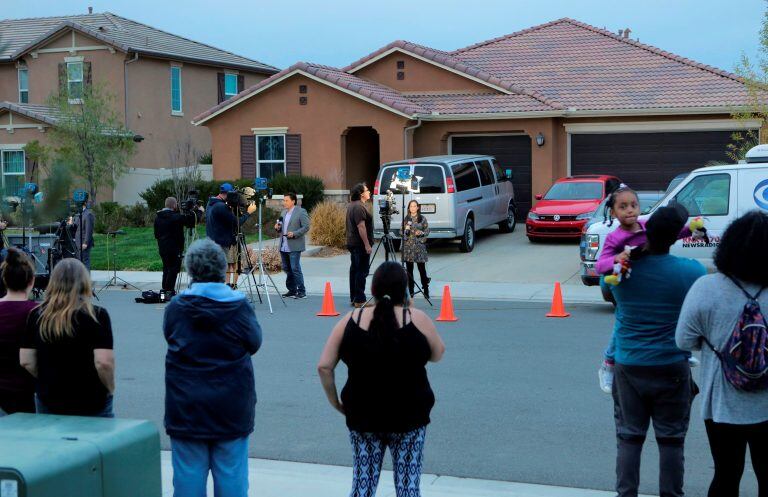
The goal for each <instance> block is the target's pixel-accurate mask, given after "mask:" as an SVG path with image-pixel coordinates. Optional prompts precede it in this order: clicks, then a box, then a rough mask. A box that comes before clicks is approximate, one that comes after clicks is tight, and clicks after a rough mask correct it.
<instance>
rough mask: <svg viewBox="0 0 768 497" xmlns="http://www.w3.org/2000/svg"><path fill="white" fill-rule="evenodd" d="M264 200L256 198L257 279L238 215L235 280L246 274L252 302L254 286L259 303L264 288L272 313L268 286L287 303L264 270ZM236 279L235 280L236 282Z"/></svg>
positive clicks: (284, 304) (252, 301) (286, 305)
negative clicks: (257, 220)
mask: <svg viewBox="0 0 768 497" xmlns="http://www.w3.org/2000/svg"><path fill="white" fill-rule="evenodd" d="M264 200H266V199H265V198H264V197H261V196H260V197H259V198H258V199H257V202H258V203H259V224H258V226H259V241H258V245H257V247H258V256H257V259H256V260H257V266H258V269H259V280H258V282H257V281H256V275H255V274H254V270H255V269H256V268H254V266H253V263H251V257H250V256H249V255H248V245H247V244H246V242H245V235H244V234H243V231H242V229H241V228H240V218H239V217H238V218H237V219H238V221H237V222H238V225H237V255H236V261H237V269H236V272H237V280H239V279H240V275H241V274H245V275H246V282H247V287H246V290H247V292H248V295H249V296H250V301H251V303H252V304H253V303H254V299H253V289H254V287H255V289H256V295H257V296H258V297H259V303H260V304H262V303H264V301H263V300H262V299H261V290H264V295H265V296H266V297H267V305H268V306H269V313H270V314H273V313H274V310H273V309H272V300H271V299H270V298H269V287H272V288H273V289H274V291H275V293H276V294H277V296H278V297H280V300H281V301H282V302H283V306H285V307H288V304H286V303H285V299H284V298H283V296H282V295H280V291H279V290H278V289H277V285H276V284H275V281H274V280H273V279H272V276H271V275H270V274H269V273H267V272H266V271H265V270H264V257H263V254H262V228H261V226H262V219H261V218H262V209H261V207H262V205H263V204H264ZM243 254H244V255H245V268H246V269H245V270H243V268H242V261H243ZM237 280H236V281H235V282H237ZM267 281H269V283H267Z"/></svg>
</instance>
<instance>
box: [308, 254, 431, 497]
mask: <svg viewBox="0 0 768 497" xmlns="http://www.w3.org/2000/svg"><path fill="white" fill-rule="evenodd" d="M407 288H408V276H407V275H406V273H405V271H404V270H403V267H402V266H401V265H400V264H398V263H396V262H392V261H390V262H385V263H383V264H382V265H381V266H379V268H378V269H377V270H376V272H375V273H374V275H373V283H372V286H371V292H372V293H373V296H374V299H375V305H374V306H373V307H371V308H362V309H360V310H355V311H353V312H350V313H348V314H347V315H346V316H344V317H343V318H342V319H341V321H339V322H338V323H337V324H336V326H335V327H334V328H333V331H331V335H330V337H329V338H328V341H327V342H326V344H325V348H324V350H323V354H322V356H321V357H320V363H319V364H318V366H317V369H318V373H319V375H320V380H321V382H322V384H323V389H324V390H325V393H326V395H327V396H328V401H329V402H330V403H331V405H332V406H333V407H334V408H335V409H336V410H338V411H339V412H340V413H342V414H343V415H344V416H345V417H346V421H347V427H348V428H349V433H350V440H351V442H352V451H353V455H354V468H353V477H352V478H353V481H352V492H351V494H350V495H352V496H354V497H373V496H374V495H375V493H376V487H377V485H378V481H379V474H380V472H381V464H382V462H383V460H384V452H385V451H386V449H387V447H389V451H390V453H391V456H392V461H393V464H392V466H393V471H394V480H395V487H396V489H397V495H409V496H414V497H418V496H419V495H420V493H419V481H420V477H421V461H422V450H423V448H424V438H425V433H426V427H427V424H429V421H430V420H429V414H430V411H431V410H432V406H433V405H434V403H435V396H434V394H433V393H432V388H431V387H430V385H429V380H428V379H427V370H426V364H427V362H428V361H432V362H437V361H439V360H440V359H441V358H442V357H443V353H444V352H445V345H444V344H443V341H442V339H441V338H440V336H439V335H438V334H437V329H436V328H435V325H434V323H433V322H432V320H431V319H430V318H429V317H428V316H427V315H426V314H424V313H423V312H422V311H420V310H418V309H413V308H409V306H408V297H407V295H408V293H407ZM339 360H341V361H343V362H344V363H345V364H346V365H347V369H348V375H347V383H346V385H345V386H344V388H343V390H342V392H341V397H340V398H339V395H338V393H337V390H336V382H335V377H334V370H335V369H336V365H337V364H338V362H339Z"/></svg>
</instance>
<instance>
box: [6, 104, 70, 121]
mask: <svg viewBox="0 0 768 497" xmlns="http://www.w3.org/2000/svg"><path fill="white" fill-rule="evenodd" d="M2 111H8V112H14V113H16V114H19V115H22V116H25V117H28V118H30V119H34V120H36V121H40V122H44V123H46V124H50V125H55V124H56V121H57V120H58V119H59V118H60V117H61V115H60V113H59V111H58V110H57V109H55V108H53V107H48V106H46V105H32V104H17V103H13V102H7V101H6V102H0V112H2Z"/></svg>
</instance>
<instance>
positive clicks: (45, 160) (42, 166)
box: [24, 140, 51, 183]
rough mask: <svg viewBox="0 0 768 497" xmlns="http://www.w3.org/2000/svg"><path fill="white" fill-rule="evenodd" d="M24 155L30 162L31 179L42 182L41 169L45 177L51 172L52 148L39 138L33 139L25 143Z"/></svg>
mask: <svg viewBox="0 0 768 497" xmlns="http://www.w3.org/2000/svg"><path fill="white" fill-rule="evenodd" d="M24 155H25V156H26V157H27V160H28V161H29V163H30V166H31V167H30V171H29V180H30V181H33V182H35V183H39V182H40V171H42V172H43V173H44V176H45V177H48V176H49V175H50V174H51V170H50V160H51V149H50V147H47V146H45V145H43V144H42V143H40V142H39V141H38V140H32V141H31V142H28V143H27V144H26V145H24Z"/></svg>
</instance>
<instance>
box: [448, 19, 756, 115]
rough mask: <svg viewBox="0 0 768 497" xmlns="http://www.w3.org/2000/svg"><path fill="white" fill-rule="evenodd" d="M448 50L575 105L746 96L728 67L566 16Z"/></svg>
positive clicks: (722, 101)
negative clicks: (670, 50) (662, 48)
mask: <svg viewBox="0 0 768 497" xmlns="http://www.w3.org/2000/svg"><path fill="white" fill-rule="evenodd" d="M452 55H453V56H454V57H455V58H457V59H459V60H461V61H464V62H465V63H467V64H469V65H472V66H475V67H479V68H481V69H483V70H485V71H487V72H488V73H491V74H494V75H496V76H497V77H499V78H503V79H506V80H510V81H515V82H516V83H517V84H519V85H520V86H522V87H524V88H529V89H530V88H532V89H535V90H536V91H538V92H540V93H542V94H543V95H544V96H546V97H547V98H549V99H551V100H553V101H555V102H559V103H561V104H562V105H564V106H565V107H568V108H570V107H576V108H577V109H578V110H599V109H605V110H618V109H653V108H683V107H710V106H711V107H728V106H736V105H743V104H745V103H747V102H748V100H749V98H748V92H747V90H746V88H745V86H744V84H743V83H742V81H741V80H740V79H739V78H738V77H737V76H735V75H733V74H731V73H728V72H726V71H722V70H720V69H716V68H713V67H710V66H707V65H704V64H700V63H697V62H694V61H692V60H689V59H686V58H683V57H680V56H678V55H675V54H672V53H669V52H666V51H663V50H661V49H659V48H656V47H653V46H650V45H646V44H643V43H640V42H638V41H635V40H631V39H628V38H623V37H621V36H618V35H616V34H614V33H611V32H609V31H606V30H603V29H599V28H596V27H594V26H590V25H588V24H584V23H581V22H579V21H575V20H573V19H568V18H564V19H559V20H557V21H553V22H550V23H546V24H542V25H539V26H534V27H532V28H529V29H525V30H523V31H519V32H516V33H512V34H510V35H507V36H502V37H499V38H494V39H492V40H488V41H484V42H482V43H478V44H475V45H471V46H469V47H466V48H462V49H459V50H456V51H454V52H452Z"/></svg>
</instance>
